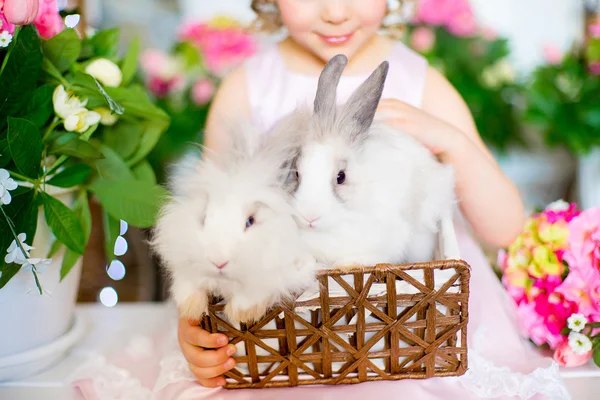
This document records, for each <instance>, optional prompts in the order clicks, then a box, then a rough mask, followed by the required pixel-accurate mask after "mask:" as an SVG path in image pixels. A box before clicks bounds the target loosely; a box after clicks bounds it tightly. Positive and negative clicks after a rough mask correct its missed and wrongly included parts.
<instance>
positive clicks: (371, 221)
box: [272, 55, 455, 266]
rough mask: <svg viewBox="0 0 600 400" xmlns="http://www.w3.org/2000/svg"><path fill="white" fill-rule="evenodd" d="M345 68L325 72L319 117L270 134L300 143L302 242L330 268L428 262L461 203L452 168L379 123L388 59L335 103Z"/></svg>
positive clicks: (296, 184) (289, 122)
mask: <svg viewBox="0 0 600 400" xmlns="http://www.w3.org/2000/svg"><path fill="white" fill-rule="evenodd" d="M346 63H347V58H346V57H345V56H343V55H338V56H335V57H334V58H332V59H331V60H330V61H329V62H328V63H327V65H326V66H325V68H324V70H323V71H322V73H321V76H320V77H319V85H318V88H317V94H316V98H315V101H314V112H312V113H311V112H310V111H309V110H305V109H304V110H303V109H299V110H297V111H296V112H294V113H292V114H291V115H289V116H288V118H286V119H284V120H282V121H281V122H280V123H279V124H278V125H276V126H275V128H274V132H273V133H272V134H273V135H280V136H282V137H288V138H291V137H294V136H301V139H296V140H301V141H302V144H301V150H300V151H299V155H298V157H297V159H296V160H295V161H294V162H293V167H294V168H295V171H296V172H295V173H294V174H292V175H290V176H291V181H290V182H288V184H289V185H290V186H291V190H292V192H293V196H294V198H293V204H294V207H295V208H296V211H297V213H298V214H299V215H300V216H301V217H300V218H298V223H299V224H300V225H301V226H302V227H303V238H304V239H305V240H306V241H307V243H308V244H309V245H310V246H311V248H312V249H313V252H314V253H315V255H316V256H317V259H318V260H319V262H323V263H326V264H329V265H330V266H348V265H356V264H358V265H361V264H362V265H374V264H376V263H403V262H419V261H431V260H432V259H433V256H434V250H435V247H436V245H437V232H438V230H439V224H440V221H441V220H442V219H443V218H450V217H451V215H452V211H453V208H454V206H455V194H454V172H453V169H452V168H451V167H450V166H447V165H443V164H442V163H440V162H439V161H438V160H437V159H436V157H435V156H434V155H433V154H432V153H431V152H430V151H429V150H427V149H426V148H425V147H424V146H422V145H421V144H420V143H419V142H418V141H417V140H416V139H414V138H413V137H411V136H409V135H408V134H405V133H403V132H401V131H398V130H397V129H394V128H391V127H389V126H387V125H384V124H383V123H379V122H377V121H375V122H374V117H375V112H376V109H377V106H378V103H379V100H380V98H381V94H382V92H383V86H384V82H385V78H386V76H387V71H388V63H387V62H384V63H382V64H381V65H380V66H379V67H378V68H377V69H376V70H375V71H374V72H373V73H372V74H371V76H370V77H369V78H368V79H367V80H366V81H365V82H363V83H362V84H361V86H360V87H359V88H358V89H357V90H356V91H355V92H354V93H353V94H352V96H351V97H350V98H349V100H348V102H347V103H346V104H345V105H343V106H338V105H337V104H336V89H337V85H338V82H339V79H340V76H341V74H342V71H343V70H344V67H345V65H346ZM288 140H293V139H288Z"/></svg>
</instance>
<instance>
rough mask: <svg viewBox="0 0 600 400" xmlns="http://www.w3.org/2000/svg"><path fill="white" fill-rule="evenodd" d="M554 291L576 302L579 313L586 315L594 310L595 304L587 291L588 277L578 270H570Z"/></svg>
mask: <svg viewBox="0 0 600 400" xmlns="http://www.w3.org/2000/svg"><path fill="white" fill-rule="evenodd" d="M556 292H558V293H560V294H562V295H563V296H564V298H565V299H566V300H568V301H571V302H573V303H576V304H577V305H578V307H579V313H581V314H583V315H585V316H586V317H587V316H589V315H591V314H594V313H595V312H596V307H597V306H596V305H595V304H594V303H593V301H592V299H591V297H590V293H589V278H588V277H587V276H584V275H582V274H581V273H580V272H579V270H571V271H570V272H569V275H568V276H567V277H566V278H565V280H564V282H563V283H562V284H561V285H560V286H559V287H558V288H556Z"/></svg>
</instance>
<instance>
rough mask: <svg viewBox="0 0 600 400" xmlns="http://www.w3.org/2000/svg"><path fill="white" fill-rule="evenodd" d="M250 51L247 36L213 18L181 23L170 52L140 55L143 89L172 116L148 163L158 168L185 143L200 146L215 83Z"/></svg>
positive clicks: (253, 44) (250, 41)
mask: <svg viewBox="0 0 600 400" xmlns="http://www.w3.org/2000/svg"><path fill="white" fill-rule="evenodd" d="M256 47H257V44H256V41H255V39H254V38H253V36H252V35H250V34H249V33H247V32H246V31H245V29H244V28H243V27H242V26H241V25H240V24H239V23H238V22H237V21H235V20H233V19H231V18H228V17H215V18H213V19H212V20H210V21H208V22H198V21H187V22H184V23H183V24H182V25H181V27H180V29H179V33H178V41H177V42H176V43H175V45H174V47H173V49H172V51H170V52H163V51H161V50H157V49H148V50H146V51H144V52H143V54H142V56H141V66H142V71H143V73H144V79H145V83H146V87H147V89H148V90H149V92H150V93H151V94H152V95H153V96H154V97H155V99H156V103H157V105H159V106H160V107H162V108H163V109H164V110H166V111H167V113H168V114H169V115H170V116H171V117H172V124H171V127H170V128H169V129H168V130H167V132H166V133H165V135H163V137H162V138H161V141H160V142H159V143H158V145H157V147H156V149H155V151H154V152H153V153H152V155H151V157H152V160H153V162H155V163H156V164H159V165H160V167H162V168H164V166H165V165H164V164H165V163H168V162H169V161H170V160H172V159H173V158H175V157H177V156H178V155H180V153H181V151H182V149H183V148H184V147H185V145H186V144H188V143H190V142H196V143H201V142H202V129H203V128H204V124H205V122H206V117H207V114H208V109H209V107H210V103H211V100H212V98H213V95H214V93H215V90H216V88H217V87H218V85H219V84H220V82H221V79H222V78H223V77H224V76H225V75H226V74H227V73H228V72H229V71H231V70H232V69H233V68H235V67H236V66H238V65H240V64H241V63H242V62H243V61H244V60H245V59H246V58H247V57H250V56H252V55H253V54H254V53H255V51H256ZM157 169H159V168H158V167H157Z"/></svg>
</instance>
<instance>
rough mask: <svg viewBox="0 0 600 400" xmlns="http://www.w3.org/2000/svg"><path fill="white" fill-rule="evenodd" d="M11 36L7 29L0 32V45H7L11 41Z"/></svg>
mask: <svg viewBox="0 0 600 400" xmlns="http://www.w3.org/2000/svg"><path fill="white" fill-rule="evenodd" d="M12 38H13V37H12V35H11V34H10V33H8V31H3V32H2V33H0V47H8V45H9V44H10V42H12Z"/></svg>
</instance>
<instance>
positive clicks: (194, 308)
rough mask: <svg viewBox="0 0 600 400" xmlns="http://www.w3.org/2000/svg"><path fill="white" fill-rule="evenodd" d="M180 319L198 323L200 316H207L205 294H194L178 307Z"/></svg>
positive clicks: (206, 298)
mask: <svg viewBox="0 0 600 400" xmlns="http://www.w3.org/2000/svg"><path fill="white" fill-rule="evenodd" d="M179 313H180V315H181V317H183V318H187V319H189V320H192V321H200V318H202V315H204V314H208V297H207V295H206V293H205V292H200V291H198V292H194V294H192V295H191V296H189V297H188V298H187V299H186V300H185V301H184V302H183V304H181V305H180V306H179Z"/></svg>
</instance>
